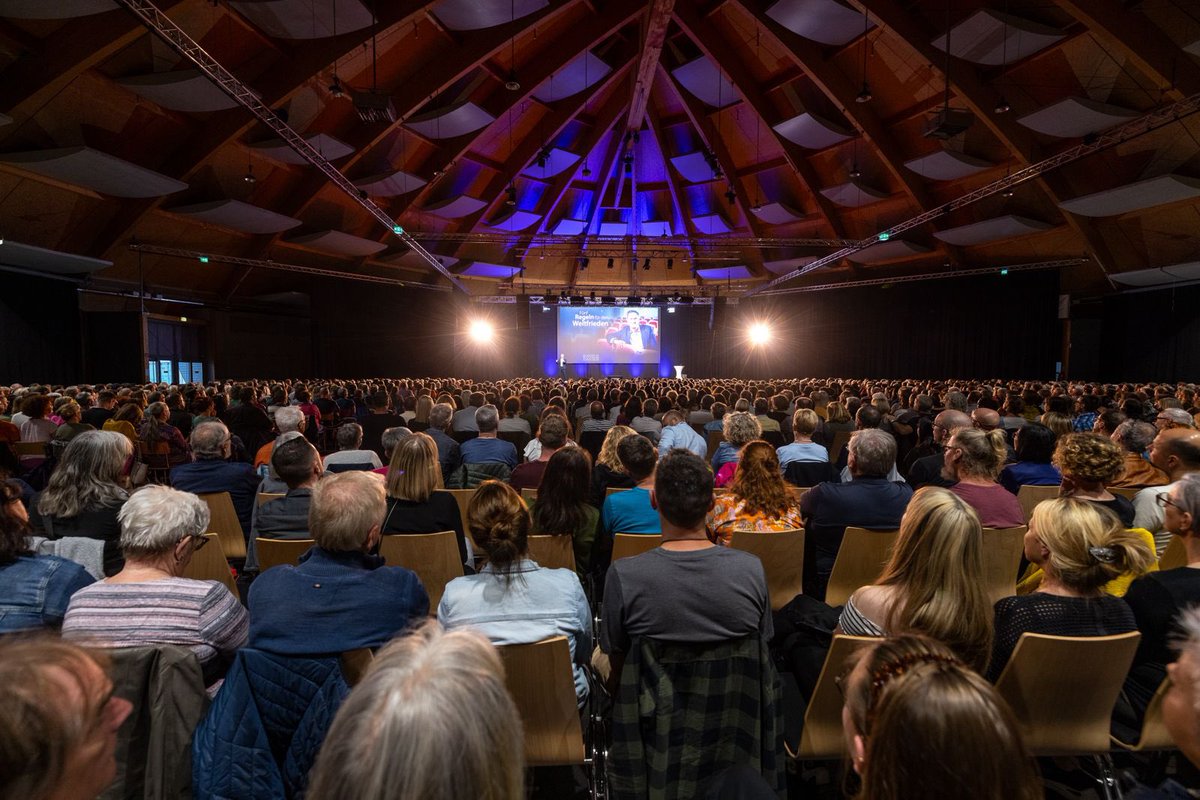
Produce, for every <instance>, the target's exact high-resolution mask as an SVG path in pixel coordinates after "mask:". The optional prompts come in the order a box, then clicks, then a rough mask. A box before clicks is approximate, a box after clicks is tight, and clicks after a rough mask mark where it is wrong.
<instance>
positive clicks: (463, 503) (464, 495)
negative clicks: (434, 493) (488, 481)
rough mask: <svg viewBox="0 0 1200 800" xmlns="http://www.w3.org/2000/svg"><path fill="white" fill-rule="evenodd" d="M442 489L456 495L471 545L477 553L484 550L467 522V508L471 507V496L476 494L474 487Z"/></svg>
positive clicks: (455, 498) (464, 529)
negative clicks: (476, 540)
mask: <svg viewBox="0 0 1200 800" xmlns="http://www.w3.org/2000/svg"><path fill="white" fill-rule="evenodd" d="M440 491H443V492H449V493H450V494H452V495H454V500H455V502H457V503H458V514H459V516H460V517H461V518H462V529H463V533H465V534H466V535H467V538H468V539H470V540H471V545H472V546H473V547H474V548H475V552H476V553H481V552H483V548H482V547H480V546H479V545H478V544H476V542H475V537H474V536H472V535H471V527H470V526H469V525H468V524H467V509H468V508H470V507H471V498H473V497H474V496H475V490H474V489H441V490H440Z"/></svg>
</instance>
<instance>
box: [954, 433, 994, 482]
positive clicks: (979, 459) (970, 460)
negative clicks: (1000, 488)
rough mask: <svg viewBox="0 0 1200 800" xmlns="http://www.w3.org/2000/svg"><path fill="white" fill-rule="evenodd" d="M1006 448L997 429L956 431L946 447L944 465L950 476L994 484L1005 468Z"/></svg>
mask: <svg viewBox="0 0 1200 800" xmlns="http://www.w3.org/2000/svg"><path fill="white" fill-rule="evenodd" d="M1007 457H1008V447H1007V445H1006V444H1005V440H1004V431H1002V430H1000V429H999V428H997V429H994V430H990V431H986V432H985V431H981V430H979V429H978V428H959V429H958V430H956V431H954V432H953V433H951V434H950V442H949V444H947V445H946V453H945V466H946V470H947V471H948V472H949V474H950V475H951V476H952V477H955V478H958V479H959V480H961V479H963V478H974V479H976V480H984V481H994V480H995V479H996V476H997V475H999V474H1000V470H1001V469H1002V468H1003V467H1004V461H1005V459H1006V458H1007Z"/></svg>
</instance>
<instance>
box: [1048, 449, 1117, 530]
mask: <svg viewBox="0 0 1200 800" xmlns="http://www.w3.org/2000/svg"><path fill="white" fill-rule="evenodd" d="M1053 462H1054V466H1056V467H1058V469H1059V470H1060V471H1061V472H1062V488H1061V489H1060V490H1059V494H1060V495H1062V496H1063V497H1078V498H1079V499H1080V500H1087V501H1089V502H1092V503H1095V504H1096V505H1098V506H1103V507H1104V508H1107V509H1108V510H1109V511H1111V512H1112V513H1113V514H1116V516H1117V519H1119V520H1121V524H1122V525H1124V526H1125V527H1126V528H1132V527H1133V503H1131V502H1130V501H1129V499H1128V498H1126V497H1122V496H1121V495H1119V494H1113V493H1112V492H1110V491H1108V489H1107V488H1105V487H1106V486H1107V485H1108V484H1110V483H1112V482H1113V481H1115V480H1116V479H1117V478H1119V477H1120V476H1121V473H1123V472H1124V471H1125V456H1124V453H1122V452H1121V446H1120V445H1118V444H1117V443H1116V442H1114V441H1112V440H1111V439H1109V438H1108V437H1106V436H1101V435H1100V434H1098V433H1072V434H1068V435H1067V436H1064V437H1062V438H1061V439H1059V440H1058V444H1057V446H1056V447H1055V448H1054V458H1053Z"/></svg>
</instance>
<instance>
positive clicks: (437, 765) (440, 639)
mask: <svg viewBox="0 0 1200 800" xmlns="http://www.w3.org/2000/svg"><path fill="white" fill-rule="evenodd" d="M524 747H525V746H524V736H523V732H522V728H521V717H520V714H519V713H518V712H517V709H516V707H515V706H514V705H513V701H512V697H511V695H509V693H508V689H507V687H506V686H505V682H504V665H503V663H502V662H501V661H500V656H499V654H498V653H497V652H496V649H495V648H494V647H492V645H491V644H490V643H489V642H488V640H487V639H486V638H485V637H484V636H483V635H482V634H480V633H478V632H476V631H473V630H471V629H469V628H459V629H455V630H449V631H446V630H443V629H442V628H441V626H439V625H438V624H437V623H436V622H428V623H426V624H424V625H423V626H421V627H420V628H418V629H417V630H415V631H414V632H412V633H410V634H408V635H406V636H401V637H398V638H397V639H395V640H393V641H392V642H391V643H390V644H388V645H387V646H386V647H384V648H383V649H382V650H380V651H379V652H378V653H377V654H376V655H375V658H374V660H373V661H372V662H371V666H370V669H369V670H368V671H367V674H366V676H365V677H364V678H363V680H362V682H361V683H359V684H358V686H356V687H354V690H353V691H352V692H351V693H350V696H349V697H347V698H346V701H345V702H344V703H342V706H341V708H340V709H338V713H337V717H336V718H335V719H334V721H333V725H332V727H330V729H329V734H328V735H327V736H326V737H325V744H324V746H323V747H322V748H321V752H320V754H319V755H318V756H317V761H316V765H315V766H314V768H313V773H312V774H313V778H312V783H311V784H310V785H309V790H308V794H309V796H310V797H319V798H321V799H322V800H388V798H393V797H414V798H415V797H422V798H431V799H432V800H450V798H467V797H470V798H480V800H523V798H524V797H525V785H524V781H525V752H524ZM366 752H369V753H372V754H373V757H371V758H365V757H364V755H363V754H364V753H366ZM447 753H455V754H456V758H455V761H454V764H453V765H452V766H448V765H447V762H446V754H447Z"/></svg>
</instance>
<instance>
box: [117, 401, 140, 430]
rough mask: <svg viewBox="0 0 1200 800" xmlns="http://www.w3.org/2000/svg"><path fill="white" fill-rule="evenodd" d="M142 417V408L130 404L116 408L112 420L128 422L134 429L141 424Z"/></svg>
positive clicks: (135, 404)
mask: <svg viewBox="0 0 1200 800" xmlns="http://www.w3.org/2000/svg"><path fill="white" fill-rule="evenodd" d="M142 416H143V415H142V407H141V406H139V405H138V404H137V403H132V402H130V403H126V404H124V405H123V406H121V407H120V408H118V409H117V412H116V413H115V414H113V417H112V418H113V419H114V420H116V421H117V422H128V423H129V424H130V425H133V426H134V427H135V428H136V427H137V426H138V425H140V424H141V422H142Z"/></svg>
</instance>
